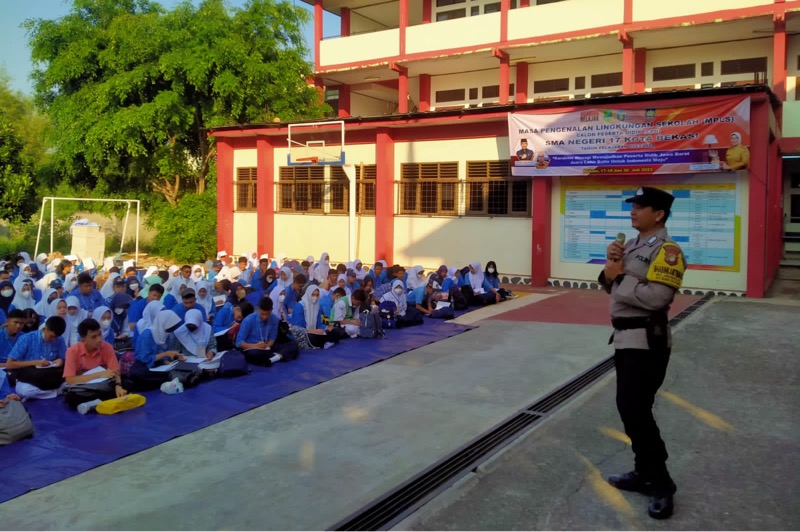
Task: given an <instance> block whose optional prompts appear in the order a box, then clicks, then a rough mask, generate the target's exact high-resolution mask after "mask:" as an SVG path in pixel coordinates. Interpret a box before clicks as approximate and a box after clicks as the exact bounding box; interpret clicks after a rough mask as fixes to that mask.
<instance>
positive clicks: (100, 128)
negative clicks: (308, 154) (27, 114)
mask: <svg viewBox="0 0 800 532" xmlns="http://www.w3.org/2000/svg"><path fill="white" fill-rule="evenodd" d="M307 20H308V14H307V12H306V11H305V10H303V9H301V8H298V7H294V6H292V5H291V4H290V3H289V2H287V1H285V0H250V1H249V2H248V3H247V4H246V5H245V6H244V7H243V8H241V9H235V8H228V7H227V6H226V5H225V3H224V2H223V0H203V1H202V2H201V3H200V4H199V5H198V6H197V7H195V6H193V5H192V4H191V3H190V2H185V3H183V4H180V5H178V6H177V7H176V8H175V9H173V10H172V11H166V10H164V8H162V7H161V6H160V5H159V4H157V3H155V2H152V1H150V0H74V4H73V8H72V10H71V12H70V13H69V14H68V15H66V16H65V17H63V18H61V19H58V20H41V19H38V20H29V21H26V27H27V29H28V31H29V35H30V47H31V55H32V59H33V61H34V63H35V64H36V65H37V68H36V69H35V70H34V74H33V79H34V82H35V91H36V99H37V102H38V103H39V104H40V105H41V106H42V107H43V108H44V109H46V110H47V111H48V113H49V116H50V117H51V120H52V121H53V125H54V127H53V132H54V142H55V145H56V146H57V151H56V153H55V154H54V164H55V166H56V168H57V169H58V171H59V172H60V173H62V174H63V175H64V176H65V177H67V178H68V179H69V180H70V181H71V182H72V183H77V184H84V185H87V186H89V187H94V186H96V185H97V183H98V182H105V183H106V184H107V185H108V188H109V189H110V190H114V191H138V192H140V193H141V192H145V191H147V190H154V191H156V192H159V193H161V194H163V196H164V198H165V199H166V200H167V201H168V202H169V203H170V204H171V205H173V206H175V205H177V203H178V201H179V199H180V197H181V195H182V194H183V193H184V192H185V191H194V192H196V193H198V194H202V193H203V192H204V190H205V188H206V184H207V179H208V177H209V172H210V169H211V166H212V164H213V159H214V156H215V151H214V147H213V143H212V142H211V141H210V140H209V139H208V137H207V135H206V131H207V129H208V128H211V127H215V126H222V125H233V124H242V123H264V122H269V121H271V120H272V119H273V118H274V117H280V118H281V119H282V120H293V119H300V118H304V119H305V118H308V119H310V118H318V117H322V116H324V114H325V111H326V109H327V106H325V105H324V103H322V102H320V99H319V96H318V93H317V92H316V91H315V90H314V88H312V87H309V86H308V85H307V83H306V79H307V77H308V75H309V74H310V72H311V70H310V65H309V63H308V62H307V61H306V60H305V58H304V56H305V53H306V49H305V45H304V43H303V34H302V26H303V24H304V23H305V22H307Z"/></svg>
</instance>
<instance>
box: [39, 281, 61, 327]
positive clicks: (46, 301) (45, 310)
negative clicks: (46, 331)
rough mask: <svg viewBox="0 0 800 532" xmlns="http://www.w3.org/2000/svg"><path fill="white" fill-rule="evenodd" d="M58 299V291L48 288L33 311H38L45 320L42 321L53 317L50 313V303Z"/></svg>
mask: <svg viewBox="0 0 800 532" xmlns="http://www.w3.org/2000/svg"><path fill="white" fill-rule="evenodd" d="M56 299H58V291H57V290H56V289H55V288H48V289H47V290H46V291H45V292H44V295H43V296H42V300H41V301H39V302H38V303H36V306H34V307H33V310H35V311H36V314H38V315H39V316H41V317H42V318H43V319H42V321H44V320H46V319H47V318H49V317H50V316H52V314H51V313H50V303H52V302H53V301H55V300H56Z"/></svg>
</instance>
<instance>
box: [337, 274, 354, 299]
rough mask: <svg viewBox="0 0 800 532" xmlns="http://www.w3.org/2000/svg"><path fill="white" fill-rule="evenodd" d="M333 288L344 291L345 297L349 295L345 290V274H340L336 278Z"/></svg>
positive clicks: (348, 291) (346, 289)
mask: <svg viewBox="0 0 800 532" xmlns="http://www.w3.org/2000/svg"><path fill="white" fill-rule="evenodd" d="M334 288H341V289H342V290H344V293H345V295H348V296H349V295H350V290H349V289H348V288H347V274H344V273H340V274H339V275H338V276H337V277H336V286H334Z"/></svg>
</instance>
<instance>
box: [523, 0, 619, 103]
mask: <svg viewBox="0 0 800 532" xmlns="http://www.w3.org/2000/svg"><path fill="white" fill-rule="evenodd" d="M547 5H550V4H547ZM612 72H622V54H621V53H620V54H617V55H603V56H599V57H588V58H583V59H573V60H569V61H551V62H548V63H534V64H530V65H529V66H528V101H529V102H532V101H534V100H535V99H536V98H550V97H553V96H569V97H574V96H575V95H578V94H602V93H603V92H608V91H620V90H622V86H619V87H602V88H597V89H592V75H593V74H609V73H612ZM576 76H585V77H586V88H585V89H580V90H579V89H576V88H575V77H576ZM560 78H569V90H568V91H566V92H542V93H538V94H535V93H534V92H533V86H534V82H535V81H542V80H546V79H560Z"/></svg>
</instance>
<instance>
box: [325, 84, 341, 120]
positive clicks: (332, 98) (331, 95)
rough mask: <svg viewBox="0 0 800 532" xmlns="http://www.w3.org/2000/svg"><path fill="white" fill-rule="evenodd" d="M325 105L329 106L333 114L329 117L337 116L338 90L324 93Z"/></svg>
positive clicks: (329, 90)
mask: <svg viewBox="0 0 800 532" xmlns="http://www.w3.org/2000/svg"><path fill="white" fill-rule="evenodd" d="M325 103H327V104H328V105H330V106H331V109H332V110H333V112H332V113H331V116H338V115H339V89H328V90H326V91H325Z"/></svg>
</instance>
